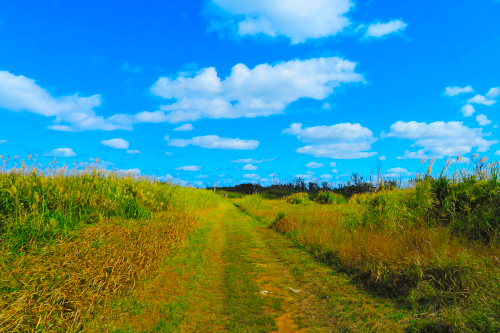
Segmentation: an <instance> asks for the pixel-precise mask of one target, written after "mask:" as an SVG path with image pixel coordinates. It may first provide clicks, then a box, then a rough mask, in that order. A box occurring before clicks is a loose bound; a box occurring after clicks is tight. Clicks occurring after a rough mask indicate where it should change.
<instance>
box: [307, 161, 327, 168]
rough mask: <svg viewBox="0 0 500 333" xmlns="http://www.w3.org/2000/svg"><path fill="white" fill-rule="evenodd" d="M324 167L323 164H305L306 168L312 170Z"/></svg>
mask: <svg viewBox="0 0 500 333" xmlns="http://www.w3.org/2000/svg"><path fill="white" fill-rule="evenodd" d="M324 166H325V165H324V164H323V163H316V162H309V163H307V164H306V168H313V169H316V168H322V167H324Z"/></svg>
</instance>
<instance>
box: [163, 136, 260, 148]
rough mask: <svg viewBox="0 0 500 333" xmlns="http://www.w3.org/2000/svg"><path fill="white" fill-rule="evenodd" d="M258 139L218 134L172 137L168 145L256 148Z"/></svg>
mask: <svg viewBox="0 0 500 333" xmlns="http://www.w3.org/2000/svg"><path fill="white" fill-rule="evenodd" d="M259 144H260V142H259V141H257V140H242V139H230V138H221V137H219V136H218V135H205V136H196V137H194V138H192V139H170V140H168V145H169V146H173V147H186V146H189V145H193V146H197V147H201V148H207V149H223V150H254V149H256V148H257V147H258V146H259Z"/></svg>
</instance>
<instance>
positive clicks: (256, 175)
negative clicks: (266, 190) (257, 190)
mask: <svg viewBox="0 0 500 333" xmlns="http://www.w3.org/2000/svg"><path fill="white" fill-rule="evenodd" d="M241 177H243V178H247V179H259V178H260V176H259V175H258V174H256V173H247V174H244V175H243V176H241Z"/></svg>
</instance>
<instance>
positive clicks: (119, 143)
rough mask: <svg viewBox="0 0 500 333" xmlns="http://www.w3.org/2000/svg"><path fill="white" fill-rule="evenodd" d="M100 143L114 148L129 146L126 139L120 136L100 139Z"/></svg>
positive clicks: (126, 147)
mask: <svg viewBox="0 0 500 333" xmlns="http://www.w3.org/2000/svg"><path fill="white" fill-rule="evenodd" d="M101 144H102V145H103V146H107V147H111V148H115V149H128V146H129V143H128V141H127V140H124V139H121V138H116V139H110V140H102V141H101Z"/></svg>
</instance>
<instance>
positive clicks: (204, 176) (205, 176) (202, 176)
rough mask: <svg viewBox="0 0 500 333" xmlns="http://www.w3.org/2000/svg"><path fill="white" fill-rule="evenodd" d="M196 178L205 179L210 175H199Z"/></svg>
mask: <svg viewBox="0 0 500 333" xmlns="http://www.w3.org/2000/svg"><path fill="white" fill-rule="evenodd" d="M196 178H199V179H205V178H208V175H199V176H196Z"/></svg>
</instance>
